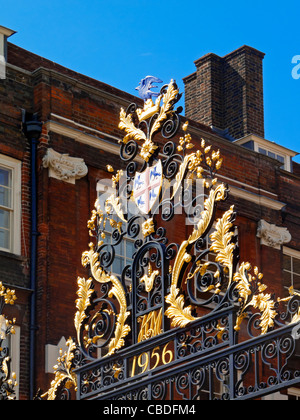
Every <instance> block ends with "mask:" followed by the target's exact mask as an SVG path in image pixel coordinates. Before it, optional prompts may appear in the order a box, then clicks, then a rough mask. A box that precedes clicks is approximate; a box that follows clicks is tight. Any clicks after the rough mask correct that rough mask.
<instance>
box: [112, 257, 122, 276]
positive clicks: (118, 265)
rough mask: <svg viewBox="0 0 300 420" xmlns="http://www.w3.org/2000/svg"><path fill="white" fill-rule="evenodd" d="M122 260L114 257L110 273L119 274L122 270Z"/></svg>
mask: <svg viewBox="0 0 300 420" xmlns="http://www.w3.org/2000/svg"><path fill="white" fill-rule="evenodd" d="M123 264H124V263H123V259H122V258H120V257H115V259H114V262H113V265H112V271H113V273H115V274H121V273H122V270H123Z"/></svg>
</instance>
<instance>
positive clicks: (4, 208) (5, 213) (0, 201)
mask: <svg viewBox="0 0 300 420" xmlns="http://www.w3.org/2000/svg"><path fill="white" fill-rule="evenodd" d="M12 211H13V209H12V171H11V170H10V169H5V168H1V167H0V248H4V249H10V246H11V213H12Z"/></svg>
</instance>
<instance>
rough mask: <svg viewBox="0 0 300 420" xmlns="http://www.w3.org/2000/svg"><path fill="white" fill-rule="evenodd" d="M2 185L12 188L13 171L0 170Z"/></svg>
mask: <svg viewBox="0 0 300 420" xmlns="http://www.w3.org/2000/svg"><path fill="white" fill-rule="evenodd" d="M0 185H2V186H4V187H8V188H11V171H10V170H9V169H3V168H0Z"/></svg>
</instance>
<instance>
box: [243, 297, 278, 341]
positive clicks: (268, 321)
mask: <svg viewBox="0 0 300 420" xmlns="http://www.w3.org/2000/svg"><path fill="white" fill-rule="evenodd" d="M249 306H253V308H257V309H259V311H260V312H261V313H262V315H261V317H260V324H259V325H260V327H261V333H262V334H266V333H267V332H268V329H269V328H272V327H273V326H274V319H275V317H276V316H277V312H276V310H275V309H274V308H275V302H274V301H273V300H272V298H271V295H270V294H263V293H260V294H259V295H255V296H253V298H252V300H251V302H250V303H249Z"/></svg>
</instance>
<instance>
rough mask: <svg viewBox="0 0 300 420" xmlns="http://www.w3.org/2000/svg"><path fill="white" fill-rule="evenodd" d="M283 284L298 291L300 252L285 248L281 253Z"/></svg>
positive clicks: (299, 284)
mask: <svg viewBox="0 0 300 420" xmlns="http://www.w3.org/2000/svg"><path fill="white" fill-rule="evenodd" d="M283 286H284V288H285V289H286V290H287V291H288V289H289V288H290V287H291V286H292V287H293V288H294V289H295V290H297V291H298V292H299V291H300V252H297V251H294V250H289V249H287V248H285V250H284V255H283Z"/></svg>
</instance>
